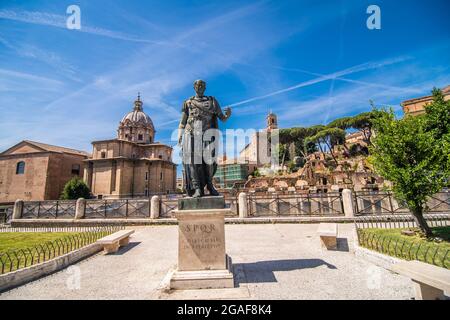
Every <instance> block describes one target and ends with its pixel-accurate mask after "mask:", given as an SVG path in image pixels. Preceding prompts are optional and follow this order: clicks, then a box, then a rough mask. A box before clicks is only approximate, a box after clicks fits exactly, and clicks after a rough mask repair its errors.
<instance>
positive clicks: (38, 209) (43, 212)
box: [22, 200, 76, 219]
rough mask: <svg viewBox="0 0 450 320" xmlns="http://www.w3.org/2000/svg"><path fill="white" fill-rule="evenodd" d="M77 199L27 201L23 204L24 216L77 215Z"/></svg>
mask: <svg viewBox="0 0 450 320" xmlns="http://www.w3.org/2000/svg"><path fill="white" fill-rule="evenodd" d="M75 206H76V201H73V200H52V201H26V202H24V204H23V211H22V218H24V219H29V218H39V219H46V218H47V219H64V218H66V219H70V218H74V217H75Z"/></svg>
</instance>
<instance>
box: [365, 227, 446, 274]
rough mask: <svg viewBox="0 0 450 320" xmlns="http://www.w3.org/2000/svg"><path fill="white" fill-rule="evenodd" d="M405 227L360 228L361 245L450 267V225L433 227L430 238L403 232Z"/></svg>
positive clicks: (392, 254)
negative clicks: (433, 238)
mask: <svg viewBox="0 0 450 320" xmlns="http://www.w3.org/2000/svg"><path fill="white" fill-rule="evenodd" d="M402 230H405V229H376V228H371V229H358V235H359V242H360V245H361V246H363V247H365V248H368V249H372V250H375V251H379V252H381V253H384V254H388V255H390V256H394V257H398V258H401V259H405V260H419V261H423V262H427V263H431V264H434V265H437V266H440V267H444V268H447V269H450V226H447V227H436V228H432V230H433V235H434V237H439V238H441V239H442V241H440V242H439V241H436V240H429V239H426V238H423V237H421V236H419V235H417V234H415V235H412V236H408V235H403V234H401V231H402Z"/></svg>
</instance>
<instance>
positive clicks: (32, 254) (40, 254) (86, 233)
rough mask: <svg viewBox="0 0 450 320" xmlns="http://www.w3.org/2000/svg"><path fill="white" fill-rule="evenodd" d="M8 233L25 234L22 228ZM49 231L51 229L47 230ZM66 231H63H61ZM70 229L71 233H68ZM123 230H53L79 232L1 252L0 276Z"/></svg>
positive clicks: (40, 229)
mask: <svg viewBox="0 0 450 320" xmlns="http://www.w3.org/2000/svg"><path fill="white" fill-rule="evenodd" d="M8 229H9V230H8V232H24V231H23V230H22V228H8ZM45 229H46V230H48V229H49V228H45ZM62 229H63V230H64V231H61V230H62ZM68 229H70V231H67V230H68ZM121 229H123V227H119V226H106V227H97V228H53V229H51V230H52V231H50V232H77V233H76V234H71V235H67V236H64V237H61V238H58V239H56V240H53V241H47V242H43V243H41V244H38V245H36V246H32V247H28V248H24V249H18V250H8V251H5V252H0V274H4V273H8V272H12V271H15V270H18V269H22V268H26V267H29V266H32V265H35V264H38V263H41V262H45V261H48V260H50V259H53V258H56V257H58V256H61V255H64V254H66V253H69V252H71V251H74V250H77V249H80V248H82V247H85V246H87V245H89V244H91V243H94V242H95V241H97V240H98V239H100V238H102V237H104V236H107V235H109V234H112V233H114V232H116V231H119V230H121ZM32 232H49V231H42V228H36V229H33V230H32Z"/></svg>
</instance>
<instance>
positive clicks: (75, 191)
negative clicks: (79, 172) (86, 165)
mask: <svg viewBox="0 0 450 320" xmlns="http://www.w3.org/2000/svg"><path fill="white" fill-rule="evenodd" d="M90 196H91V192H90V190H89V187H88V186H87V185H86V183H84V181H83V180H82V179H80V178H78V177H74V178H72V179H70V180H69V181H68V182H67V183H66V185H65V186H64V190H63V192H62V194H61V200H76V199H78V198H85V199H89V198H90Z"/></svg>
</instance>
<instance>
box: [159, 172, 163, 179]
mask: <svg viewBox="0 0 450 320" xmlns="http://www.w3.org/2000/svg"><path fill="white" fill-rule="evenodd" d="M162 179H163V173H162V172H161V173H160V180H162Z"/></svg>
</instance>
